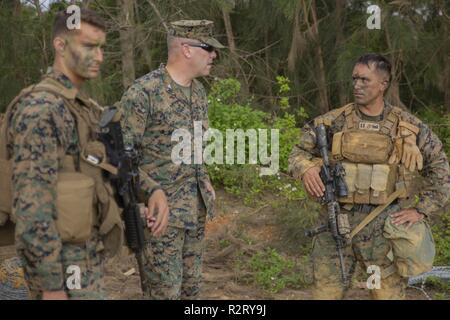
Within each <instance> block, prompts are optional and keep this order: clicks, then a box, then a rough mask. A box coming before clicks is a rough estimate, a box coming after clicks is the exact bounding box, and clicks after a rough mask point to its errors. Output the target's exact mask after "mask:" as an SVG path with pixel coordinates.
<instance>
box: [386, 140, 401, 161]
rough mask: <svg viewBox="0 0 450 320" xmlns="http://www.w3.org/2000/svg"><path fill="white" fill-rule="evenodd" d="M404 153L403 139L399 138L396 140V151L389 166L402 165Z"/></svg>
mask: <svg viewBox="0 0 450 320" xmlns="http://www.w3.org/2000/svg"><path fill="white" fill-rule="evenodd" d="M402 152H403V138H402V137H400V136H399V137H396V138H395V141H394V150H393V151H392V154H391V156H390V158H389V160H388V162H389V164H398V163H400V160H401V159H402Z"/></svg>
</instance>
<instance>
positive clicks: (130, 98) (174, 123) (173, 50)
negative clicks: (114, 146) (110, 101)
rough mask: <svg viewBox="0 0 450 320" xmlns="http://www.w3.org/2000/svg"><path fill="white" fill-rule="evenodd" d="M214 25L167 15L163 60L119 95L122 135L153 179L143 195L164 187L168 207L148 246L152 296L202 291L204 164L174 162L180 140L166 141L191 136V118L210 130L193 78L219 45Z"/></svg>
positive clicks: (207, 188) (207, 209) (206, 208)
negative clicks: (164, 225)
mask: <svg viewBox="0 0 450 320" xmlns="http://www.w3.org/2000/svg"><path fill="white" fill-rule="evenodd" d="M212 27H213V23H212V22H211V21H206V20H201V21H186V20H182V21H177V22H173V23H172V24H171V29H170V32H169V35H168V37H169V40H168V43H169V60H168V64H167V66H165V65H161V66H160V67H159V68H158V69H157V70H154V71H152V72H150V73H149V74H147V75H145V76H143V77H141V78H139V79H137V80H136V81H135V82H134V84H133V85H132V86H131V87H130V88H129V89H128V90H127V92H126V93H125V94H124V95H123V97H122V99H121V102H120V105H121V107H122V109H123V113H124V117H123V119H124V121H123V123H122V128H123V131H124V137H125V138H124V139H125V140H126V143H129V144H134V145H138V146H140V149H141V150H142V160H141V163H140V168H141V169H143V171H145V172H146V173H147V174H148V176H149V177H150V178H151V179H152V181H154V182H155V183H154V185H153V187H151V188H148V189H147V190H146V192H147V196H150V195H151V193H152V192H154V191H155V190H157V189H162V190H164V192H165V193H166V195H167V198H168V203H169V208H170V215H169V224H168V225H169V227H168V230H167V232H166V233H165V234H164V235H163V236H162V237H160V238H159V237H155V236H152V237H151V238H150V239H149V241H148V245H147V248H146V259H147V263H146V270H147V276H148V278H149V280H150V281H149V293H150V296H151V298H153V299H179V298H182V299H192V298H195V297H196V296H197V295H198V293H199V290H200V282H201V264H202V240H203V238H204V228H205V220H206V214H207V213H208V215H209V216H212V215H213V198H214V195H213V193H214V190H213V189H212V186H211V182H210V180H209V177H208V174H207V172H206V168H205V165H204V164H194V161H192V162H191V164H185V163H181V164H176V163H174V162H173V160H172V149H173V148H174V146H175V145H176V144H177V143H178V141H172V134H173V132H174V130H176V129H184V130H186V132H189V133H190V134H191V137H192V140H193V138H194V122H196V123H197V124H198V126H199V127H200V126H201V128H202V130H203V132H204V131H206V130H207V129H208V102H207V96H206V92H205V89H204V87H203V85H202V84H201V83H200V82H199V81H198V80H196V79H195V78H196V77H198V76H204V75H207V74H209V69H210V67H211V66H210V65H211V63H212V61H213V59H214V58H215V57H216V53H215V51H214V49H215V48H222V47H223V46H222V45H221V44H220V43H219V42H218V41H217V40H215V39H214V38H212ZM171 68H172V69H171ZM181 70H186V72H184V71H183V72H181ZM180 72H181V73H183V74H184V75H187V76H186V78H183V80H185V83H181V82H182V81H180V80H178V81H179V83H177V82H176V81H175V80H174V77H173V75H174V74H177V75H179V73H180ZM177 79H181V78H180V77H179V76H178V78H177ZM188 143H189V144H190V143H192V142H188ZM203 146H204V145H203ZM192 150H194V146H192ZM191 159H193V158H191Z"/></svg>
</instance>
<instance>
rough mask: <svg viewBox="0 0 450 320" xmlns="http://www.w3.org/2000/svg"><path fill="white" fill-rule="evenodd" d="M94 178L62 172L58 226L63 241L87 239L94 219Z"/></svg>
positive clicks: (75, 241) (58, 190) (58, 188)
mask: <svg viewBox="0 0 450 320" xmlns="http://www.w3.org/2000/svg"><path fill="white" fill-rule="evenodd" d="M94 192H95V182H94V179H92V178H91V177H88V176H86V175H84V174H82V173H78V172H61V173H59V174H58V183H57V211H58V217H57V220H56V227H57V229H58V231H59V234H60V236H61V239H62V241H63V242H70V243H79V242H85V241H87V240H88V239H89V238H90V236H91V232H92V226H93V219H94Z"/></svg>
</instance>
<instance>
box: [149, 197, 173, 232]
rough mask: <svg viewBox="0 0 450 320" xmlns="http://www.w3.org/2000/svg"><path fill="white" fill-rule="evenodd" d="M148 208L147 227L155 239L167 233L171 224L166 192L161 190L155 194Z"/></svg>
mask: <svg viewBox="0 0 450 320" xmlns="http://www.w3.org/2000/svg"><path fill="white" fill-rule="evenodd" d="M147 207H148V211H147V226H148V227H149V228H150V230H151V232H152V234H153V235H154V236H155V237H159V236H161V235H163V234H164V233H165V232H166V229H167V224H168V222H169V205H168V202H167V197H166V194H165V193H164V191H163V190H161V189H159V190H156V191H155V192H153V193H152V195H151V197H150V198H149V199H148V206H147ZM155 212H156V216H155Z"/></svg>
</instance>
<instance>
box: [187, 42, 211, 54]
mask: <svg viewBox="0 0 450 320" xmlns="http://www.w3.org/2000/svg"><path fill="white" fill-rule="evenodd" d="M183 44H185V45H188V46H190V47H196V48H202V49H203V50H205V51H207V52H213V51H215V50H216V48H214V47H213V46H211V45H209V44H206V43H183Z"/></svg>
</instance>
